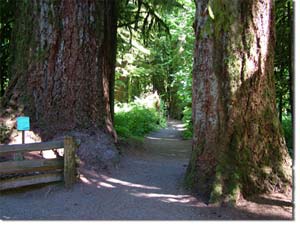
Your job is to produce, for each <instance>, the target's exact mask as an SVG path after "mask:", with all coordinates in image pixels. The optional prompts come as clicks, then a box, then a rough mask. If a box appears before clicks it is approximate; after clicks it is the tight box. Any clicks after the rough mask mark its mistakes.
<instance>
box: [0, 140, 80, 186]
mask: <svg viewBox="0 0 300 227" xmlns="http://www.w3.org/2000/svg"><path fill="white" fill-rule="evenodd" d="M79 143H80V141H79V140H77V141H76V140H75V139H74V138H73V137H70V136H67V137H65V138H64V140H61V141H51V142H42V143H30V144H18V145H0V156H2V155H7V154H15V153H25V152H30V151H41V150H52V149H59V148H64V158H63V159H62V158H56V159H38V160H21V161H6V162H0V175H3V174H6V175H7V174H15V173H22V174H26V173H32V172H34V173H35V174H34V175H31V176H18V177H14V178H10V179H5V180H0V190H6V189H11V188H17V187H22V186H28V185H33V184H40V183H49V182H55V181H62V180H63V181H64V183H65V187H67V188H70V187H71V186H72V185H73V184H74V183H75V180H76V165H75V153H76V148H77V145H78V144H79ZM47 171H48V172H47ZM49 171H50V172H49ZM51 171H52V172H51Z"/></svg>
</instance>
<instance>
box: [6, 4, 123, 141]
mask: <svg viewBox="0 0 300 227" xmlns="http://www.w3.org/2000/svg"><path fill="white" fill-rule="evenodd" d="M17 15H18V16H17V19H16V24H15V28H14V35H15V36H14V39H13V42H14V66H13V75H14V76H15V78H14V79H12V81H16V83H15V84H13V82H12V84H11V85H10V86H9V88H8V91H7V92H6V94H5V98H6V99H5V103H4V104H6V105H9V104H10V103H11V102H16V103H18V105H17V106H19V107H23V108H22V110H21V111H22V113H24V114H26V115H29V116H30V117H31V122H32V124H33V127H34V128H38V129H40V130H41V133H42V134H43V135H45V136H47V137H52V136H54V135H55V134H57V133H59V132H65V131H72V130H85V129H87V130H90V129H106V130H107V131H108V132H110V133H114V129H113V98H114V97H113V87H114V72H115V71H114V70H115V58H116V29H117V24H116V22H117V16H116V2H115V1H114V0H100V1H99V0H88V1H78V0H62V1H47V0H37V1H21V2H19V3H18V9H17Z"/></svg>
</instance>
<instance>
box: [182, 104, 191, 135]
mask: <svg viewBox="0 0 300 227" xmlns="http://www.w3.org/2000/svg"><path fill="white" fill-rule="evenodd" d="M182 121H183V123H184V124H185V128H186V129H185V130H184V131H183V134H182V136H183V138H184V139H191V138H192V137H193V125H192V108H190V107H187V106H186V107H184V110H183V118H182Z"/></svg>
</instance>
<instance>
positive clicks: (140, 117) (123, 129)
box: [115, 96, 166, 138]
mask: <svg viewBox="0 0 300 227" xmlns="http://www.w3.org/2000/svg"><path fill="white" fill-rule="evenodd" d="M149 97H150V96H147V97H145V98H136V100H135V101H134V102H131V103H129V104H127V103H118V104H116V106H115V112H116V113H115V128H116V131H117V134H118V135H119V136H121V137H125V138H129V137H143V136H144V135H146V134H147V133H149V132H151V131H153V130H156V129H159V128H160V127H165V126H166V118H165V115H164V111H163V110H164V107H163V105H162V103H160V105H159V107H158V108H155V105H156V104H155V101H154V102H153V99H149Z"/></svg>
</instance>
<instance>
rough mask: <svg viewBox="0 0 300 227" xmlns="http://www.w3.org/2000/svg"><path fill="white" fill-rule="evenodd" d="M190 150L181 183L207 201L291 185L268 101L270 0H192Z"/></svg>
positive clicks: (273, 107) (271, 40) (271, 100)
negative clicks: (191, 120) (192, 53)
mask: <svg viewBox="0 0 300 227" xmlns="http://www.w3.org/2000/svg"><path fill="white" fill-rule="evenodd" d="M195 2H196V5H197V8H196V19H195V24H194V26H195V35H196V41H195V53H194V56H195V58H194V69H193V124H194V137H193V153H192V157H191V161H190V164H189V167H188V170H187V174H186V183H187V184H188V185H189V186H190V187H192V188H193V189H195V190H197V192H198V193H202V194H204V195H206V196H208V197H209V198H210V202H217V201H225V202H226V201H231V202H235V201H236V199H237V198H238V196H239V195H244V196H245V195H250V194H253V193H259V192H266V191H272V190H277V189H285V186H290V185H291V160H290V157H289V155H288V152H287V148H286V145H285V141H284V138H283V136H282V130H281V126H280V123H279V119H278V116H277V112H276V104H275V84H274V77H273V58H274V48H275V45H274V43H275V35H274V34H275V33H274V32H275V31H274V23H275V20H274V4H273V1H272V0H265V1H259V0H245V1H240V0H233V1H232V0H209V1H208V0H196V1H195Z"/></svg>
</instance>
